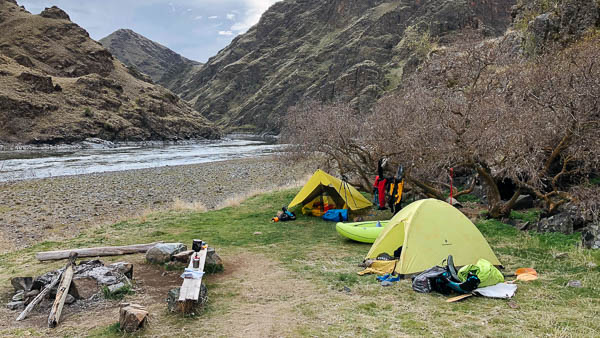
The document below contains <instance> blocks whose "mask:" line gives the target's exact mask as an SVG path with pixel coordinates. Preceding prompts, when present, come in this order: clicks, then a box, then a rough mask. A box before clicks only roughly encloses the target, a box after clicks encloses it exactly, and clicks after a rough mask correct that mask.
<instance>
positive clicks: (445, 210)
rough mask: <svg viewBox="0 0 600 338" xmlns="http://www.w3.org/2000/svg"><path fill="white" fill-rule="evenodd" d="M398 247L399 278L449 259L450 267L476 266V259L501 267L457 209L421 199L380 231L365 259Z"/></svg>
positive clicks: (480, 237)
mask: <svg viewBox="0 0 600 338" xmlns="http://www.w3.org/2000/svg"><path fill="white" fill-rule="evenodd" d="M400 247H401V254H400V260H399V261H398V264H396V268H395V272H396V273H398V274H401V275H410V274H415V273H418V272H421V271H425V270H427V269H429V268H431V267H433V266H435V265H441V264H442V261H443V260H444V259H445V258H447V257H448V255H452V256H453V258H454V264H456V265H457V266H463V265H468V264H476V263H477V261H478V260H479V259H480V258H483V259H486V260H487V261H489V262H491V263H492V264H493V265H501V264H500V261H499V260H498V258H497V257H496V255H495V254H494V252H493V251H492V248H490V245H489V244H488V242H487V241H486V240H485V238H484V237H483V235H482V234H481V232H479V230H478V229H477V227H475V225H474V224H473V223H472V222H471V221H470V220H469V219H468V218H467V217H466V216H465V215H464V214H463V213H462V212H460V211H459V210H458V209H456V208H455V207H453V206H451V205H450V204H448V203H446V202H443V201H440V200H436V199H423V200H419V201H416V202H413V203H411V204H409V205H408V206H406V207H405V208H404V209H402V210H400V212H398V213H397V214H396V215H395V216H394V217H392V219H391V220H390V221H389V223H388V225H387V226H386V227H385V228H384V229H383V231H381V233H380V234H379V236H378V237H377V239H376V240H375V242H374V243H373V246H371V250H369V253H368V254H367V257H366V259H375V258H377V256H378V255H380V254H382V253H386V254H388V255H390V256H394V252H397V251H398V250H399V248H400Z"/></svg>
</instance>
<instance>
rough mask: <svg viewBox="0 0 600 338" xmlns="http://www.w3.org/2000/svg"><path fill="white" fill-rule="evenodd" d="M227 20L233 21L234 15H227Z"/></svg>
mask: <svg viewBox="0 0 600 338" xmlns="http://www.w3.org/2000/svg"><path fill="white" fill-rule="evenodd" d="M227 19H229V20H233V19H235V14H233V13H228V14H227Z"/></svg>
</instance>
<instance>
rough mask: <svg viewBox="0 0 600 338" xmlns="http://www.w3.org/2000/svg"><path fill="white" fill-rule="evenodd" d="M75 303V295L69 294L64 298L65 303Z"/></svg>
mask: <svg viewBox="0 0 600 338" xmlns="http://www.w3.org/2000/svg"><path fill="white" fill-rule="evenodd" d="M73 303H75V297H73V296H71V295H70V294H69V295H67V298H66V299H65V304H73Z"/></svg>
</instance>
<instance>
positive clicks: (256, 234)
mask: <svg viewBox="0 0 600 338" xmlns="http://www.w3.org/2000/svg"><path fill="white" fill-rule="evenodd" d="M253 235H255V236H258V235H262V232H260V231H255V232H254V233H253Z"/></svg>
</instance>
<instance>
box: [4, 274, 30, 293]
mask: <svg viewBox="0 0 600 338" xmlns="http://www.w3.org/2000/svg"><path fill="white" fill-rule="evenodd" d="M10 284H12V286H13V287H14V288H15V291H20V290H25V291H29V290H31V287H32V286H33V278H32V277H14V278H11V279H10Z"/></svg>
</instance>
